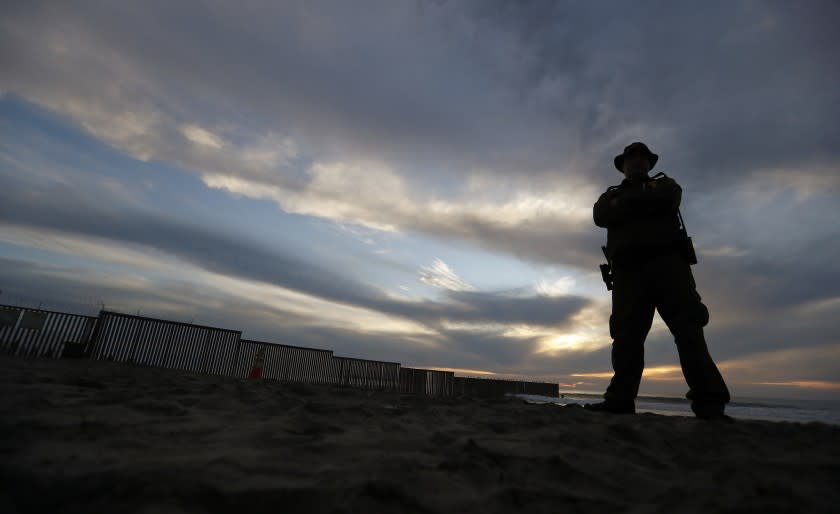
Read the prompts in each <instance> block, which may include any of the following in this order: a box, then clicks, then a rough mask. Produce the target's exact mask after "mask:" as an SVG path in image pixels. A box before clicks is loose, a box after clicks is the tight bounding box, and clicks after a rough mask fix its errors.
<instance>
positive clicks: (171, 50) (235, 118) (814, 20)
mask: <svg viewBox="0 0 840 514" xmlns="http://www.w3.org/2000/svg"><path fill="white" fill-rule="evenodd" d="M837 10H838V9H837V7H836V4H835V3H833V2H830V1H825V2H809V3H807V4H803V5H801V6H800V5H796V6H794V5H791V4H789V3H785V2H779V3H776V2H716V3H715V2H712V3H709V2H706V3H704V4H703V5H689V4H680V3H667V2H636V3H634V5H633V7H632V9H631V8H627V6H626V5H624V4H623V3H614V4H608V3H597V4H581V3H575V4H570V3H569V4H566V3H563V4H558V3H557V2H527V3H526V2H501V1H500V2H483V1H481V2H449V3H432V2H372V3H367V4H363V5H359V4H353V5H350V4H346V3H342V2H304V3H297V4H289V3H283V4H278V5H277V6H274V7H271V6H265V5H262V6H260V8H259V9H257V8H255V7H254V6H253V5H249V4H247V3H246V4H244V5H240V4H235V5H234V4H231V3H229V2H203V3H199V4H195V5H193V4H189V3H186V2H178V3H176V4H173V3H171V2H160V3H153V4H149V3H144V4H143V5H142V6H140V5H133V4H101V3H96V4H87V5H85V4H77V3H74V4H73V7H72V8H71V7H70V6H69V5H67V6H63V5H56V4H49V7H46V6H40V5H39V4H38V3H36V2H31V3H26V4H16V8H9V7H7V8H6V18H7V24H16V26H17V27H18V31H17V32H15V31H11V30H9V31H5V32H7V36H6V38H5V39H6V43H8V44H4V45H3V47H4V48H5V51H4V53H3V54H0V55H2V60H3V64H4V68H5V69H7V70H8V72H9V74H10V75H11V77H10V78H7V79H6V80H4V81H3V82H4V85H5V87H8V88H9V89H10V90H12V91H14V90H15V89H17V88H18V87H25V86H26V81H27V80H33V79H38V78H41V79H46V78H47V77H48V76H49V74H50V73H49V72H48V71H47V70H45V69H39V64H40V65H44V66H46V65H48V64H49V60H50V59H51V58H52V57H51V56H50V52H49V50H48V49H46V48H43V47H41V46H39V42H37V41H28V42H23V41H19V40H16V39H15V37H16V36H17V35H18V34H21V32H20V30H22V29H23V28H24V27H30V28H32V29H33V31H30V32H29V33H31V32H35V30H34V29H37V28H39V27H44V28H56V27H63V28H64V29H65V32H64V34H65V36H66V37H68V38H76V39H78V40H80V41H84V44H85V45H91V46H92V47H94V48H97V49H100V51H101V49H104V48H107V49H109V51H108V52H107V53H105V52H103V53H102V54H101V55H100V56H99V57H98V58H97V59H95V60H94V59H91V60H85V61H83V62H85V63H86V64H88V65H90V66H94V65H99V66H108V65H109V64H111V63H110V62H109V59H112V60H113V61H115V62H117V63H118V65H117V66H118V67H119V69H120V70H122V72H123V73H124V74H125V75H133V74H140V75H143V76H145V78H144V83H145V84H148V90H147V91H137V92H133V91H125V92H124V93H125V96H126V100H128V99H129V97H130V96H131V95H132V94H133V93H138V94H139V95H141V96H142V98H138V99H137V100H138V101H140V100H142V101H144V102H149V103H151V104H154V105H157V106H158V107H159V108H160V109H161V110H163V111H165V112H169V113H173V114H174V115H175V116H176V117H182V118H185V119H187V120H191V119H196V118H198V119H199V120H201V119H204V120H207V121H210V122H212V123H211V125H217V124H218V122H220V121H221V120H220V119H219V118H222V119H225V120H226V121H232V122H234V123H243V124H245V125H248V126H251V127H253V126H262V127H272V128H281V129H283V128H286V129H289V130H290V131H293V132H295V133H299V134H302V135H304V137H306V138H310V137H311V138H315V140H317V141H318V144H319V145H322V146H323V148H324V149H325V150H326V149H334V150H336V149H338V147H341V149H342V151H345V152H349V153H351V154H352V153H354V152H357V151H359V150H361V151H363V152H368V153H370V152H373V153H375V154H378V155H382V156H386V158H387V159H388V160H392V161H405V160H409V161H415V162H416V161H417V159H418V158H421V161H422V162H424V163H425V165H426V166H425V167H426V170H427V171H431V170H435V169H440V168H441V167H442V168H444V169H446V170H447V172H451V171H453V170H457V169H458V168H465V167H468V166H470V165H473V166H481V167H483V168H485V169H488V170H494V169H495V170H498V171H499V172H503V173H509V172H510V171H511V170H515V172H516V173H521V174H528V173H534V172H538V171H540V170H546V169H556V167H557V166H556V165H557V164H558V163H564V162H565V163H569V162H570V160H569V157H570V156H571V155H572V154H575V155H586V156H588V157H590V158H591V159H590V160H589V161H588V162H585V163H584V164H582V166H583V168H582V169H576V170H566V173H569V172H571V173H589V172H592V171H594V170H597V169H601V170H603V169H609V168H610V157H611V155H612V153H613V152H615V151H616V150H620V148H621V146H623V145H624V144H626V141H624V140H623V139H622V140H615V136H616V134H619V133H622V131H627V130H630V129H632V127H634V126H637V125H638V124H639V123H641V124H642V126H641V129H642V130H645V127H647V128H648V129H650V130H651V131H652V132H653V133H652V134H649V135H648V136H647V137H650V138H652V139H653V140H652V141H650V142H651V143H652V146H653V147H655V148H659V149H661V150H662V151H663V153H664V156H666V157H668V158H670V159H671V161H670V163H669V166H679V167H680V168H682V169H684V170H687V171H688V172H689V173H690V175H692V176H693V175H694V174H697V173H700V172H701V171H704V170H707V169H709V168H711V167H716V168H717V169H723V170H726V171H727V172H728V173H743V172H746V171H748V170H751V169H755V168H756V167H761V166H765V165H767V164H771V163H772V164H779V163H783V164H794V165H795V164H801V163H802V162H803V161H812V160H815V159H817V160H823V161H826V160H828V159H829V158H836V157H837V156H838V152H840V150H838V149H837V145H836V144H833V138H832V137H831V134H832V133H833V132H834V131H833V130H832V127H833V126H834V120H836V119H837V115H838V114H840V111H838V109H840V107H838V106H839V105H840V101H838V100H839V99H840V97H838V93H837V91H836V88H833V87H831V86H830V84H831V83H833V82H836V80H832V79H836V78H837V75H838V72H837V71H836V66H834V65H833V55H835V54H836V53H837V50H840V44H838V41H839V40H838V37H837V36H836V31H834V30H833V28H832V27H831V24H830V22H829V21H828V20H830V19H832V18H831V15H832V14H836V13H837ZM22 43H23V44H22ZM72 48H73V47H72V45H71V49H72ZM12 49H14V50H12ZM77 71H79V72H81V71H85V70H77ZM87 71H94V70H87ZM104 71H106V72H107V71H108V70H104ZM56 73H61V70H59V71H57V72H56ZM114 78H115V79H117V80H120V79H121V78H122V79H126V77H120V75H115V76H114ZM81 84H82V83H81V82H80V83H79V84H77V85H81ZM67 86H68V87H69V88H72V87H74V84H72V83H71V84H68V85H67ZM118 87H119V86H118ZM69 93H71V94H72V91H69ZM79 93H80V94H82V92H79ZM657 131H658V132H657ZM631 132H632V130H631ZM634 135H637V136H638V137H641V138H644V137H645V134H644V133H642V134H634ZM628 137H629V136H628ZM336 145H337V146H336ZM354 149H355V150H354ZM447 163H448V165H447ZM561 167H562V166H561Z"/></svg>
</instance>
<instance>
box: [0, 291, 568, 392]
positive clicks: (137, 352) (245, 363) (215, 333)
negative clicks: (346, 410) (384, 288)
mask: <svg viewBox="0 0 840 514" xmlns="http://www.w3.org/2000/svg"><path fill="white" fill-rule="evenodd" d="M241 336H242V332H240V331H234V330H226V329H221V328H216V327H208V326H201V325H192V324H188V323H180V322H175V321H168V320H162V319H155V318H147V317H141V316H134V315H130V314H121V313H117V312H111V311H100V313H99V317H98V318H95V317H91V316H80V315H75V314H67V313H61V312H54V311H46V310H41V309H27V308H22V307H15V306H9V305H0V351H3V352H5V353H11V354H13V355H26V356H48V357H60V356H62V355H63V354H65V353H67V354H68V355H69V352H66V351H65V350H66V349H67V346H66V345H65V343H76V345H73V346H76V348H77V349H78V348H82V349H83V351H82V352H80V356H86V357H90V358H92V359H98V360H103V359H107V360H112V361H117V362H130V363H135V364H142V365H148V366H156V367H162V368H172V369H182V370H187V371H194V372H200V373H207V374H214V375H224V376H231V377H239V378H244V377H247V376H248V375H249V371H250V370H251V368H252V367H253V366H254V364H255V363H256V360H257V356H258V354H260V353H261V354H262V357H261V360H262V368H263V370H262V377H264V378H267V379H272V380H287V381H298V382H309V383H322V384H334V385H340V386H349V387H356V388H363V389H377V390H384V391H399V392H404V393H417V394H426V395H429V396H464V395H466V396H503V395H505V394H534V395H542V396H552V397H558V396H559V385H558V384H556V383H553V384H552V383H544V382H523V381H516V380H499V379H484V378H470V377H456V376H454V373H452V372H450V371H438V370H428V369H420V368H409V367H402V366H401V365H400V364H399V363H397V362H384V361H372V360H366V359H356V358H350V357H336V356H335V355H333V352H332V351H331V350H321V349H316V348H305V347H300V346H292V345H285V344H274V343H266V342H261V341H251V340H247V339H242V338H241Z"/></svg>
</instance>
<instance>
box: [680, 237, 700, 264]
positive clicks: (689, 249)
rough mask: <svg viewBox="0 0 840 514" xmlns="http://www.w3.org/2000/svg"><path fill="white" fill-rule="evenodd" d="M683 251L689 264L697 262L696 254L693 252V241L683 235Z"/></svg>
mask: <svg viewBox="0 0 840 514" xmlns="http://www.w3.org/2000/svg"><path fill="white" fill-rule="evenodd" d="M683 253H684V254H685V257H686V259H688V263H689V264H697V254H696V253H694V243H693V242H692V241H691V238H690V237H688V236H685V237H683Z"/></svg>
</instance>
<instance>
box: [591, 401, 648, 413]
mask: <svg viewBox="0 0 840 514" xmlns="http://www.w3.org/2000/svg"><path fill="white" fill-rule="evenodd" d="M583 408H584V409H586V410H591V411H595V412H609V413H611V414H635V413H636V405H635V404H634V403H633V402H629V403H623V402H622V403H619V402H616V401H609V400H606V401H603V402H600V403H587V404H584V406H583Z"/></svg>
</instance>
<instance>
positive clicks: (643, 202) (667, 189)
mask: <svg viewBox="0 0 840 514" xmlns="http://www.w3.org/2000/svg"><path fill="white" fill-rule="evenodd" d="M681 199H682V188H681V187H680V186H679V184H677V183H676V182H675V181H674V180H673V179H671V178H661V179H659V180H656V181H653V182H649V183H647V184H645V186H644V188H643V189H640V190H635V191H627V192H626V193H624V194H622V196H621V204H622V205H623V206H624V207H626V208H628V209H629V210H631V211H633V212H635V213H639V214H657V215H659V214H669V213H671V212H676V211H677V208H678V207H679V206H680V200H681Z"/></svg>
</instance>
